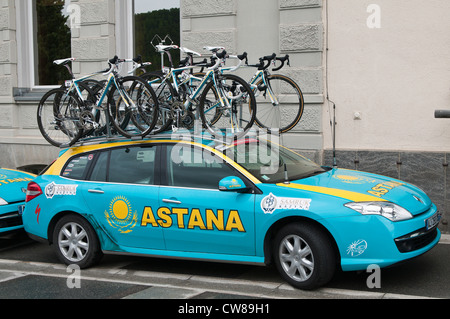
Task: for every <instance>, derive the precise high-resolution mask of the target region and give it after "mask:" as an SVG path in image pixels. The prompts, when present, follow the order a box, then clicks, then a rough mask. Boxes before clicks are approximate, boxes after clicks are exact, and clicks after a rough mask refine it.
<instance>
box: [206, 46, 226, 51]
mask: <svg viewBox="0 0 450 319" xmlns="http://www.w3.org/2000/svg"><path fill="white" fill-rule="evenodd" d="M203 49H204V50H208V51H211V52H217V51H219V50H225V48H224V47H208V46H207V47H203Z"/></svg>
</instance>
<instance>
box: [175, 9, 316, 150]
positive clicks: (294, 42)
mask: <svg viewBox="0 0 450 319" xmlns="http://www.w3.org/2000/svg"><path fill="white" fill-rule="evenodd" d="M255 8H258V10H255ZM181 27H182V30H181V31H182V36H181V38H182V45H183V46H186V47H188V48H190V49H193V50H196V51H198V52H202V53H204V54H206V55H208V53H207V52H205V51H204V50H203V46H205V45H220V46H224V47H225V48H226V50H227V52H229V53H233V54H241V53H242V52H244V51H246V52H247V53H248V54H249V60H250V63H257V61H258V60H257V59H258V58H259V57H262V56H265V55H271V54H272V53H274V52H275V53H277V54H278V55H279V56H284V55H286V54H289V56H290V61H291V67H288V66H286V67H285V68H283V69H282V70H280V71H278V73H281V74H285V75H287V76H289V77H292V78H293V79H294V80H295V81H296V82H297V83H301V85H300V87H301V89H302V91H303V94H304V95H305V112H304V115H303V118H302V120H301V121H300V123H299V124H298V126H297V127H295V128H294V129H293V130H292V131H291V132H290V133H288V134H285V135H284V136H283V143H284V144H285V145H287V146H290V147H293V148H296V149H302V150H319V149H322V145H323V140H322V107H323V103H324V98H323V96H324V93H323V92H324V83H323V79H324V76H323V73H324V65H323V42H324V41H323V32H324V28H323V22H322V1H321V0H281V1H279V2H278V1H273V0H246V1H237V0H232V1H210V0H182V1H181ZM229 63H232V62H229ZM254 71H255V70H254V69H247V70H242V69H240V70H239V71H238V74H239V75H241V76H242V77H243V78H245V79H250V78H251V76H252V74H253V73H254Z"/></svg>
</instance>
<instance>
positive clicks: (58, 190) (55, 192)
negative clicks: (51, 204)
mask: <svg viewBox="0 0 450 319" xmlns="http://www.w3.org/2000/svg"><path fill="white" fill-rule="evenodd" d="M77 187H78V185H57V184H55V182H52V183H51V184H48V185H47V186H46V187H45V196H46V197H47V199H52V198H53V197H54V196H75V195H76V194H77Z"/></svg>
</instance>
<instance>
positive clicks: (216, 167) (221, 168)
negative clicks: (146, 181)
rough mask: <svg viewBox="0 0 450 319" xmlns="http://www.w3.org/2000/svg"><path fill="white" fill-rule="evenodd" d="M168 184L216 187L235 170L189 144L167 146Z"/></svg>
mask: <svg viewBox="0 0 450 319" xmlns="http://www.w3.org/2000/svg"><path fill="white" fill-rule="evenodd" d="M166 159H167V183H168V186H174V187H190V188H202V189H218V187H219V182H220V181H221V180H222V179H223V178H225V177H228V176H235V175H236V172H235V171H234V169H233V168H231V167H230V166H228V165H227V164H226V163H225V162H223V161H222V160H221V159H220V158H218V157H217V156H215V155H213V154H211V153H209V152H207V151H203V150H201V149H199V148H194V147H191V146H189V145H186V146H180V145H178V144H177V145H168V146H167V157H166Z"/></svg>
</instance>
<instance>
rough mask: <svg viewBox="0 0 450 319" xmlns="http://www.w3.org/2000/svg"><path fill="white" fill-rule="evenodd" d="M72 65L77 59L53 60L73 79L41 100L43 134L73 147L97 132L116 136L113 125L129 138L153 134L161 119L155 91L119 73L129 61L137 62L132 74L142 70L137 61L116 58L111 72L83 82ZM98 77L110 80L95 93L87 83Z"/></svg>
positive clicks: (111, 62) (39, 117)
mask: <svg viewBox="0 0 450 319" xmlns="http://www.w3.org/2000/svg"><path fill="white" fill-rule="evenodd" d="M73 61H75V59H74V58H68V59H61V60H56V61H54V63H55V64H57V65H61V66H64V67H66V68H67V70H68V71H69V73H70V75H71V77H72V79H71V80H68V81H66V84H65V86H64V87H61V88H57V89H53V90H50V91H49V92H47V93H46V94H45V95H44V96H43V98H42V99H41V101H40V102H39V106H38V110H37V121H38V126H39V130H40V132H41V134H42V135H43V137H44V138H45V139H46V140H47V141H48V142H49V143H50V144H52V145H54V146H56V147H68V146H72V145H73V144H75V143H76V142H77V141H78V140H79V139H80V138H81V137H88V136H92V135H98V134H107V136H108V137H111V136H112V135H113V132H112V130H111V126H112V127H113V128H114V129H115V131H116V132H118V133H119V134H121V135H123V136H125V137H128V138H132V137H144V136H146V135H148V134H149V133H150V132H151V131H152V130H153V128H154V127H155V125H156V121H157V118H158V102H157V99H156V95H155V93H154V91H153V89H152V88H151V86H150V85H149V84H148V83H147V82H146V81H144V80H142V79H141V78H139V77H135V76H126V77H122V76H120V75H119V72H120V71H119V66H120V65H122V64H123V63H125V62H133V63H134V65H135V68H134V69H133V71H132V72H134V70H135V69H137V68H138V67H140V66H141V65H142V63H141V62H140V61H139V59H138V58H135V59H129V60H126V59H119V58H118V57H117V56H115V57H114V58H113V59H110V60H109V61H108V64H109V68H108V69H106V70H103V71H98V72H95V73H92V74H90V75H87V76H84V77H81V78H79V79H75V76H74V74H73V72H72V69H71V68H70V66H69V63H70V62H73ZM96 75H104V76H107V80H106V81H105V82H104V84H103V86H101V85H100V84H99V83H100V82H96V83H95V84H94V85H95V86H97V87H96V88H95V89H91V88H90V87H89V85H88V84H86V81H87V80H88V79H90V78H91V77H94V76H96ZM86 92H87V94H86ZM105 100H106V104H104V102H105ZM102 113H103V115H102ZM114 133H115V132H114Z"/></svg>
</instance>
